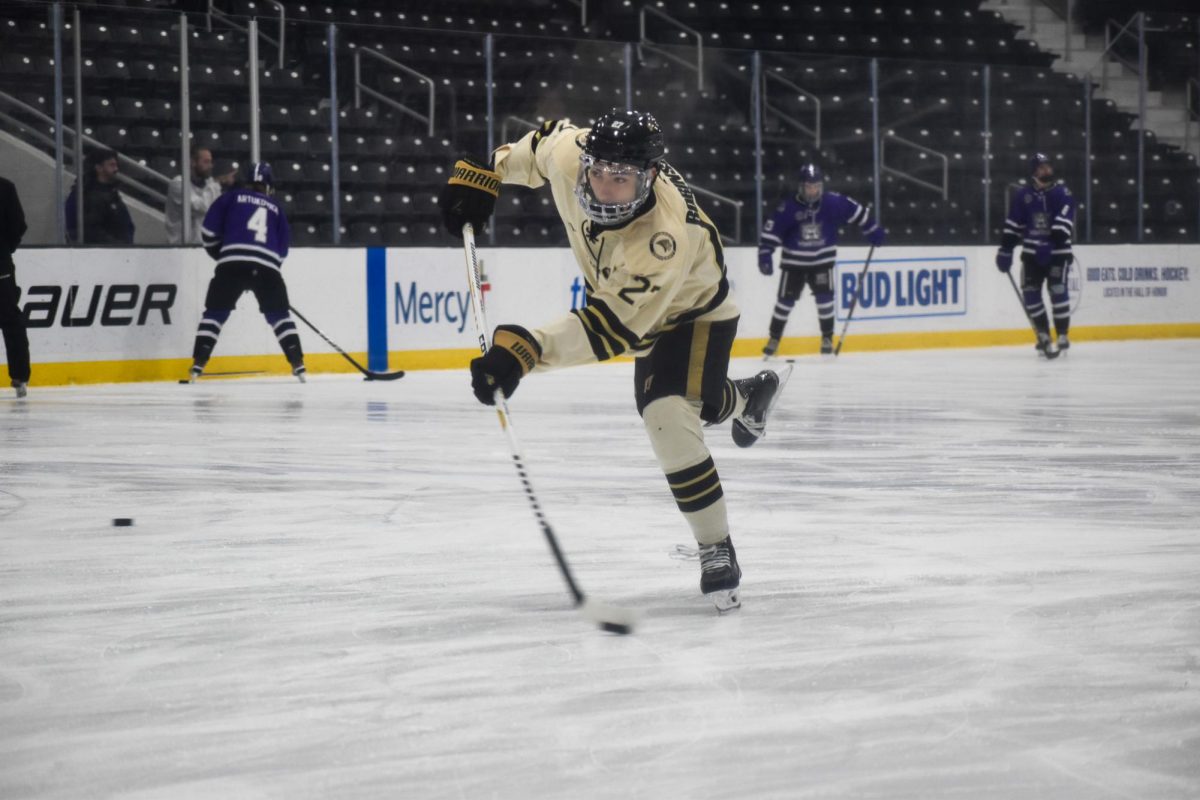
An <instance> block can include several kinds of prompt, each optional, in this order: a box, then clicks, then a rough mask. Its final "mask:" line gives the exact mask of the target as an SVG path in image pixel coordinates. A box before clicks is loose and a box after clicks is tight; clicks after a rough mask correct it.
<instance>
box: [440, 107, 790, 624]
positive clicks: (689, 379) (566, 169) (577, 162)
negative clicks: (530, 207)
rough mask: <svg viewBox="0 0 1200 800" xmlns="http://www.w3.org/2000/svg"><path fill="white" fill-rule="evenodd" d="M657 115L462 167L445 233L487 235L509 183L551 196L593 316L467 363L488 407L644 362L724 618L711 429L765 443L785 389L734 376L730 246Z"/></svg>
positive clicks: (725, 579) (507, 338)
mask: <svg viewBox="0 0 1200 800" xmlns="http://www.w3.org/2000/svg"><path fill="white" fill-rule="evenodd" d="M665 152H666V146H665V142H664V139H663V135H662V130H661V128H660V127H659V125H658V123H657V122H656V121H655V119H654V118H653V117H652V116H650V115H649V114H644V113H639V112H634V111H616V110H614V111H612V112H610V113H608V114H605V115H603V116H602V117H601V118H600V119H599V120H597V122H596V124H595V125H594V126H593V127H592V128H590V129H586V128H576V127H575V126H574V125H572V124H570V123H569V122H567V121H563V120H556V121H551V122H547V123H545V124H544V125H543V126H542V127H541V128H540V129H539V130H536V131H533V132H531V133H529V134H528V135H526V136H525V137H524V138H522V139H521V140H520V141H518V142H516V143H513V144H506V145H503V146H501V147H500V148H498V149H497V150H496V152H495V153H494V154H493V157H492V163H491V164H487V165H484V164H480V163H476V162H473V161H469V160H462V161H459V162H458V163H457V164H456V165H455V169H454V171H453V174H452V176H451V178H450V181H449V183H448V185H447V186H446V188H445V190H444V191H443V194H442V198H441V207H442V213H443V216H444V218H445V222H446V227H447V230H449V231H450V232H451V234H453V235H457V236H461V233H462V226H463V224H464V223H467V222H470V223H472V224H473V225H474V226H475V227H476V229H480V228H482V226H483V225H484V223H485V222H486V221H487V219H488V217H490V216H491V213H492V209H493V207H494V204H495V200H496V197H497V196H498V194H499V187H500V184H501V183H510V184H519V185H522V186H528V187H533V188H537V187H541V186H545V185H549V187H550V190H551V192H552V193H553V196H554V203H555V206H556V208H557V210H558V214H559V216H560V217H561V218H562V221H563V224H564V225H565V226H566V229H567V235H568V238H569V240H570V243H571V249H572V251H573V252H574V254H575V258H576V260H577V261H578V263H579V268H580V271H581V272H582V273H583V276H584V278H585V280H586V282H587V304H586V305H584V306H583V307H582V308H580V309H577V310H575V311H572V312H570V313H569V314H566V315H564V316H562V317H559V318H558V319H554V320H552V321H550V322H548V323H546V324H545V325H543V326H541V327H539V328H536V329H535V330H532V331H530V330H526V329H525V328H522V327H520V326H517V325H500V326H498V327H497V328H496V330H495V333H494V335H493V339H492V348H491V349H490V350H489V351H488V353H487V354H486V355H484V356H482V357H480V358H477V359H475V360H474V361H473V362H472V363H471V383H472V388H473V389H474V391H475V396H476V397H477V398H478V399H479V400H480V402H482V403H486V404H491V403H492V402H493V398H492V395H493V392H494V391H495V387H497V386H499V387H500V388H502V389H503V390H504V393H505V395H506V396H511V395H512V393H513V392H514V391H515V390H516V388H517V384H518V382H519V381H520V380H521V378H523V377H524V376H525V375H526V374H528V373H529V372H530V371H532V370H535V369H538V370H542V369H551V368H557V367H566V366H572V365H577V364H587V363H594V362H597V361H605V360H608V359H611V358H614V357H615V356H618V355H622V354H628V355H632V356H634V357H635V367H634V396H635V399H636V402H637V409H638V412H639V413H640V414H641V415H642V419H643V422H644V424H645V427H646V431H647V433H648V434H649V437H650V441H651V444H652V446H653V448H654V452H655V455H656V456H657V457H658V461H659V464H660V465H661V466H662V469H663V471H664V472H665V473H666V478H667V483H668V485H669V486H670V488H671V492H672V493H673V495H674V497H675V502H676V503H677V504H678V506H679V510H680V511H681V512H683V515H684V517H685V518H686V519H687V521H688V523H689V525H690V526H691V529H692V534H693V535H694V537H695V539H696V541H697V543H698V544H699V553H700V568H701V575H700V588H701V591H702V592H703V593H704V594H706V595H709V596H710V597H711V598H712V600H713V602H714V603H715V605H716V606H717V608H718V609H720V610H727V609H730V608H736V607H737V606H738V605H739V604H740V600H739V597H738V588H739V584H740V578H741V568H740V567H739V565H738V561H737V555H736V553H735V551H734V548H733V542H732V540H731V538H730V536H729V522H728V518H727V515H726V509H725V500H724V493H723V490H722V488H721V482H720V478H719V477H718V475H717V470H716V466H715V465H714V463H713V460H712V456H711V455H710V453H709V451H708V448H707V447H706V446H705V444H704V434H703V430H702V429H703V426H704V425H705V424H708V425H713V424H717V423H720V422H723V421H725V420H726V419H729V418H730V417H732V418H733V438H734V441H735V442H736V443H737V444H738V445H740V446H742V447H749V446H750V445H752V444H754V442H755V441H757V439H758V438H759V437H760V436H762V434H763V431H764V428H765V424H766V415H767V411H768V409H769V407H770V404H771V400H772V398H773V397H774V395H775V392H776V390H777V389H778V386H779V377H778V376H777V375H776V374H775V373H774V372H771V371H763V372H760V373H759V374H758V375H756V376H754V377H752V378H747V379H744V380H739V381H733V380H730V379H729V378H728V377H726V372H727V370H728V366H729V353H730V348H731V347H732V345H733V340H734V336H735V334H736V332H737V322H738V309H737V306H736V305H735V304H734V302H733V300H732V299H731V298H730V296H729V282H728V280H727V279H726V276H725V262H724V252H723V249H722V246H721V240H720V235H719V234H718V232H717V230H716V227H715V226H714V225H713V224H712V221H711V220H709V218H708V217H707V215H705V213H704V212H703V211H702V210H701V209H700V207H699V205H698V204H697V202H696V198H695V196H694V195H693V193H692V191H691V190H690V189H689V188H688V186H687V184H686V182H685V181H684V180H683V177H682V176H681V175H680V174H679V173H678V172H677V171H675V170H674V169H673V168H672V167H671V166H670V165H669V164H668V163H667V162H666V161H664V160H663V156H664V155H665Z"/></svg>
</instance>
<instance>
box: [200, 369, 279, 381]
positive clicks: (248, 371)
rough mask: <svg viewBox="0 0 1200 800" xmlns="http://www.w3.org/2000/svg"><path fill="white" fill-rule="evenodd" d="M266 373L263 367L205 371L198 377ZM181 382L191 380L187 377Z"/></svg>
mask: <svg viewBox="0 0 1200 800" xmlns="http://www.w3.org/2000/svg"><path fill="white" fill-rule="evenodd" d="M265 374H266V371H265V370H261V369H238V370H233V371H229V372H205V373H203V374H201V375H197V376H196V377H197V378H198V379H200V380H203V379H204V378H230V377H233V376H235V375H265ZM179 382H180V383H191V381H190V380H188V379H187V378H184V379H182V380H180V381H179Z"/></svg>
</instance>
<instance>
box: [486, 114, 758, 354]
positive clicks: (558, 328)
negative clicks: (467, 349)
mask: <svg viewBox="0 0 1200 800" xmlns="http://www.w3.org/2000/svg"><path fill="white" fill-rule="evenodd" d="M587 133H588V131H587V129H586V128H576V127H575V126H574V125H572V124H570V122H568V121H565V120H562V121H557V122H548V123H546V124H545V125H544V126H543V127H542V128H541V129H540V130H537V131H533V132H531V133H529V134H528V135H526V136H525V137H524V138H522V139H521V140H520V141H518V142H516V143H515V144H506V145H502V146H501V147H500V148H498V149H497V150H496V152H495V154H494V159H495V169H496V172H497V173H498V174H499V175H500V178H501V180H502V181H503V182H504V183H514V184H519V185H521V186H529V187H532V188H538V187H540V186H543V185H545V184H547V183H548V184H550V190H551V192H553V194H554V204H555V206H556V207H557V209H558V215H559V216H560V217H561V218H562V221H563V224H564V225H566V228H567V236H568V238H569V239H570V242H571V249H572V251H573V252H574V253H575V259H576V260H577V261H578V262H579V269H580V271H581V272H582V273H583V277H584V279H585V280H586V282H587V305H585V306H584V307H583V308H581V309H578V310H576V311H572V312H571V313H570V314H568V315H566V316H564V317H561V318H560V319H557V320H555V321H553V322H550V323H548V324H546V325H543V326H541V327H539V328H537V329H535V330H534V331H533V335H534V336H535V337H536V338H537V340H538V344H540V345H541V347H542V357H541V361H540V362H539V363H538V366H537V368H538V369H545V368H555V367H565V366H571V365H574V364H585V363H589V362H594V361H604V360H606V359H610V358H613V357H615V356H618V355H621V354H622V353H628V354H631V355H638V354H644V353H645V352H647V351H649V349H650V348H651V347H653V345H654V340H655V339H656V338H657V337H658V336H660V335H661V334H663V333H665V332H667V331H669V330H671V329H672V328H675V327H677V326H679V325H682V324H684V323H687V322H691V321H693V320H704V321H712V322H716V321H720V320H726V319H732V318H733V317H736V316H737V315H738V309H737V306H736V305H735V304H734V302H733V300H732V299H731V298H730V296H729V282H728V280H727V279H726V276H725V257H724V251H723V249H722V247H721V238H720V235H719V234H718V233H717V229H716V226H714V225H713V223H712V221H711V220H710V219H709V218H708V216H707V215H706V214H705V213H704V212H703V211H701V210H700V206H699V205H698V204H697V203H696V197H695V195H694V194H693V193H692V191H691V189H689V188H688V186H687V183H686V182H685V181H684V180H683V176H682V175H680V174H679V173H678V172H677V171H676V170H675V169H673V168H672V167H671V166H669V165H668V164H666V163H663V164H661V167H660V170H659V174H658V176H657V177H656V179H655V181H654V185H653V187H652V188H651V192H650V196H649V197H648V198H647V199H646V202H645V204H643V206H642V207H641V208H639V209H638V213H637V215H636V216H634V217H633V219H630V220H628V221H626V222H624V223H621V224H618V225H612V226H605V225H596V224H595V223H593V222H591V221H590V220H589V219H588V218H587V216H586V215H585V214H584V213H583V209H582V208H580V207H579V202H578V201H577V200H576V198H575V181H576V178H577V177H578V173H579V155H580V153H582V152H583V141H584V137H585V136H586V135H587Z"/></svg>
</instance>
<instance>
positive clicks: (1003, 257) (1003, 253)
mask: <svg viewBox="0 0 1200 800" xmlns="http://www.w3.org/2000/svg"><path fill="white" fill-rule="evenodd" d="M996 269H998V270H1000V271H1001V272H1008V271H1009V270H1010V269H1012V250H997V251H996Z"/></svg>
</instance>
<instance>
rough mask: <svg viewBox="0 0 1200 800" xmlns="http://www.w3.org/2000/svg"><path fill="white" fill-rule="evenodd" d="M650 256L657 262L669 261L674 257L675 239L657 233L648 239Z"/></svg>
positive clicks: (665, 234)
mask: <svg viewBox="0 0 1200 800" xmlns="http://www.w3.org/2000/svg"><path fill="white" fill-rule="evenodd" d="M650 255H652V256H654V257H655V258H657V259H658V260H659V261H669V260H671V259H672V258H673V257H674V256H675V237H674V236H672V235H671V234H669V233H667V232H666V231H659V232H658V233H656V234H654V235H653V236H651V237H650Z"/></svg>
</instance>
